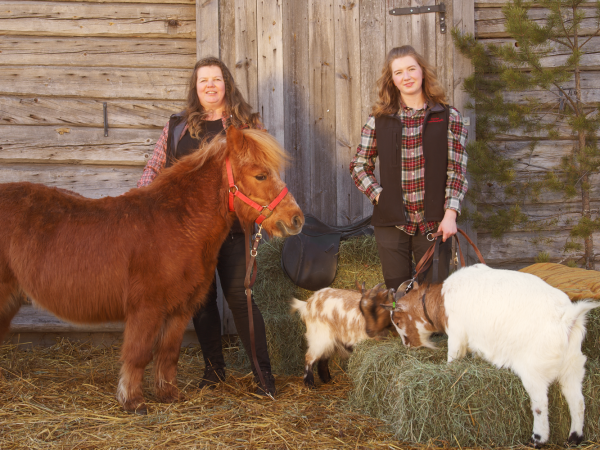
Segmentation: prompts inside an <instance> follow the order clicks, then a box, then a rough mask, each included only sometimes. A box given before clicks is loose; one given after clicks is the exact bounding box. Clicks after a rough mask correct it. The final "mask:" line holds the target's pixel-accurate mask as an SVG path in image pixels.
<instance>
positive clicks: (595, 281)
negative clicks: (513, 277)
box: [519, 263, 600, 301]
mask: <svg viewBox="0 0 600 450" xmlns="http://www.w3.org/2000/svg"><path fill="white" fill-rule="evenodd" d="M519 272H526V273H531V274H533V275H537V276H538V277H540V278H541V279H542V280H544V281H545V282H546V283H548V284H549V285H550V286H554V287H555V288H557V289H560V290H561V291H563V292H564V293H565V294H567V295H568V296H569V298H570V299H571V301H575V300H581V299H584V298H595V299H599V300H600V272H598V271H597V270H585V269H574V268H571V267H567V266H563V265H562V264H554V263H539V264H533V265H531V266H528V267H524V268H523V269H521V270H520V271H519Z"/></svg>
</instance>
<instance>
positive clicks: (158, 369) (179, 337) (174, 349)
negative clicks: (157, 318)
mask: <svg viewBox="0 0 600 450" xmlns="http://www.w3.org/2000/svg"><path fill="white" fill-rule="evenodd" d="M189 321H190V317H188V316H171V317H169V318H167V320H166V321H165V323H164V325H163V328H162V330H161V334H160V335H159V336H158V340H157V341H156V345H155V347H154V386H155V389H156V396H157V397H158V399H159V401H161V402H162V403H171V402H176V401H180V400H183V398H184V397H183V395H182V394H181V393H180V392H179V389H177V361H178V360H179V351H180V349H181V342H182V341H183V333H184V332H185V327H186V326H187V324H188V322H189Z"/></svg>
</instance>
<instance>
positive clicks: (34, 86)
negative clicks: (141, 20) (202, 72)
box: [0, 66, 190, 100]
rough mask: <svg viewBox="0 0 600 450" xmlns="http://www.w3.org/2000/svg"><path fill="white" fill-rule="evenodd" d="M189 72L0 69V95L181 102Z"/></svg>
mask: <svg viewBox="0 0 600 450" xmlns="http://www.w3.org/2000/svg"><path fill="white" fill-rule="evenodd" d="M189 77H190V71H189V69H188V70H183V69H121V68H112V67H104V68H102V69H97V68H91V67H90V68H79V67H68V68H66V67H54V66H52V67H40V66H0V95H42V96H48V97H50V96H52V97H54V96H56V97H87V98H106V99H115V98H121V99H123V98H131V99H142V100H151V99H161V100H183V99H185V91H186V88H187V84H188V81H189Z"/></svg>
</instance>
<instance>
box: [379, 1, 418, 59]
mask: <svg viewBox="0 0 600 450" xmlns="http://www.w3.org/2000/svg"><path fill="white" fill-rule="evenodd" d="M414 2H415V0H412V1H411V0H391V1H388V2H386V4H385V18H386V20H385V25H386V26H385V53H386V55H387V53H388V52H389V51H390V50H391V49H392V48H394V47H399V46H401V45H412V17H411V16H410V15H405V16H392V15H391V14H390V13H389V11H390V10H392V9H394V8H407V7H409V6H413V3H414Z"/></svg>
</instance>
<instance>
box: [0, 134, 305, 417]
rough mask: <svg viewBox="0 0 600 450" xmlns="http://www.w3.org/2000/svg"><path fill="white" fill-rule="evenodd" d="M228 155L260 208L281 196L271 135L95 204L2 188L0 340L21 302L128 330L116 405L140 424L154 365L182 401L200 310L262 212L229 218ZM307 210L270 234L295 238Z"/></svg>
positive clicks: (245, 139)
mask: <svg viewBox="0 0 600 450" xmlns="http://www.w3.org/2000/svg"><path fill="white" fill-rule="evenodd" d="M225 157H229V160H230V161H231V164H232V168H233V174H234V177H235V183H236V185H237V187H238V188H239V190H240V192H242V193H244V194H245V195H247V196H248V197H250V198H251V199H253V200H254V201H256V202H257V203H259V204H261V205H267V204H269V203H270V202H271V201H272V200H273V199H274V198H275V197H276V196H277V195H278V194H279V192H280V191H281V190H282V189H283V187H284V186H285V185H284V183H283V181H282V180H281V179H280V178H279V171H280V169H281V167H282V165H283V163H284V162H285V158H286V155H285V153H284V150H283V149H282V148H281V147H280V146H279V144H278V143H277V141H276V140H275V139H274V138H272V137H271V136H270V135H269V134H267V133H265V132H264V131H257V130H244V131H239V130H236V129H235V128H233V127H230V128H229V129H228V130H227V134H226V137H225V136H223V135H222V136H220V137H216V138H215V139H213V141H212V142H211V143H210V144H208V145H207V146H206V147H205V148H204V149H202V150H199V151H197V152H195V153H194V154H192V155H190V156H188V157H186V158H183V159H182V160H181V161H180V162H178V163H177V164H175V165H173V167H171V168H169V169H166V170H164V171H163V172H162V173H161V174H160V176H158V177H157V178H156V179H155V180H154V182H153V183H152V184H151V185H150V186H147V187H144V188H141V189H133V190H131V191H129V192H127V193H126V194H124V195H122V196H120V197H109V198H102V199H88V198H84V197H80V196H76V195H69V194H67V193H65V192H64V191H62V192H61V191H59V190H58V189H54V188H49V187H46V186H43V185H40V184H31V183H8V184H0V342H1V340H2V339H3V338H4V336H5V334H6V332H7V331H8V328H9V325H10V321H11V320H12V318H13V317H14V315H15V314H16V313H17V311H18V310H19V308H20V306H21V302H22V299H23V298H24V296H25V295H27V296H29V297H30V298H32V299H33V300H34V302H35V303H36V304H37V305H39V306H40V307H42V308H44V309H47V310H48V311H50V312H52V313H53V314H55V315H56V316H58V317H60V318H62V319H65V320H67V321H71V322H76V323H97V322H107V321H125V333H124V341H123V347H122V355H121V361H122V367H121V376H120V380H119V387H118V391H117V398H118V400H119V402H120V403H121V405H122V406H123V408H124V409H125V410H126V411H129V412H137V413H140V414H144V413H145V412H146V406H145V404H144V397H143V396H142V376H143V371H144V368H145V367H146V365H147V364H148V363H149V362H150V361H151V360H152V359H154V364H155V365H154V372H155V389H156V394H157V396H158V398H159V399H160V401H162V402H173V401H177V400H179V398H180V396H179V391H178V389H177V386H176V371H177V360H178V358H179V349H180V346H181V341H182V339H183V333H184V329H185V327H186V325H187V323H188V322H189V320H190V318H191V317H192V315H193V314H194V312H195V311H196V310H197V309H198V308H199V307H200V306H201V305H202V304H203V301H204V298H205V296H206V294H207V292H208V289H209V287H210V285H211V282H212V279H213V276H214V271H215V267H216V264H217V255H218V252H219V248H220V247H221V244H222V243H223V241H224V240H225V238H226V236H227V234H228V232H229V229H230V227H231V225H232V223H233V221H234V220H235V218H236V214H237V217H238V218H239V220H240V221H241V223H242V225H243V226H244V225H245V224H249V223H252V222H253V221H254V220H255V219H256V218H257V217H258V214H259V213H258V211H256V210H254V209H252V208H251V207H250V206H248V205H246V204H245V203H243V202H242V201H241V200H239V199H236V200H235V210H236V212H229V211H228V204H227V198H228V189H229V188H228V182H227V174H226V170H225ZM303 223H304V216H303V215H302V211H301V210H300V208H299V207H298V205H297V204H296V201H295V200H294V198H293V197H292V195H291V194H290V193H288V194H287V195H286V196H285V197H284V199H283V200H282V202H281V203H279V205H277V207H276V208H275V210H274V212H273V214H272V215H271V216H270V217H269V218H268V219H266V220H265V221H264V222H263V228H264V230H265V231H266V232H267V233H268V234H270V235H275V236H286V235H293V234H297V233H299V232H300V230H301V228H302V225H303Z"/></svg>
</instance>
